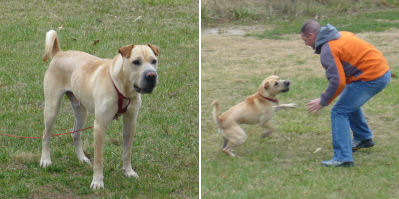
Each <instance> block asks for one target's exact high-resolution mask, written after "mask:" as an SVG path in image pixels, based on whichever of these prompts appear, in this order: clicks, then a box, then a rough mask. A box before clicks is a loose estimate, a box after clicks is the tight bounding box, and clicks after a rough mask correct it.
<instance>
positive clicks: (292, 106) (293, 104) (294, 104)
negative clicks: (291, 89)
mask: <svg viewBox="0 0 399 199" xmlns="http://www.w3.org/2000/svg"><path fill="white" fill-rule="evenodd" d="M288 105H289V106H290V107H291V108H295V107H297V105H296V103H289V104H288Z"/></svg>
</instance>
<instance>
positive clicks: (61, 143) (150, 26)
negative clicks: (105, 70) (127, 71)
mask: <svg viewBox="0 0 399 199" xmlns="http://www.w3.org/2000/svg"><path fill="white" fill-rule="evenodd" d="M0 12H1V13H2V14H1V16H0V65H1V66H0V132H1V133H9V134H15V135H22V136H41V135H42V131H43V128H44V125H43V105H44V99H43V77H44V73H45V71H46V69H47V67H48V63H43V62H42V61H41V59H42V55H43V53H44V40H45V34H46V32H47V31H48V30H50V29H55V30H56V31H57V32H58V35H59V38H60V43H61V48H62V49H64V50H69V49H73V50H80V51H85V52H88V53H91V54H94V55H96V56H99V57H103V58H112V57H113V56H114V55H116V53H117V52H118V48H119V47H121V46H123V45H128V44H132V43H133V44H146V43H151V44H154V45H157V46H159V47H160V57H159V70H158V72H159V85H158V87H157V88H156V90H155V91H154V92H153V94H151V95H142V99H143V103H142V108H141V110H140V112H139V118H138V125H137V131H136V135H135V136H134V141H133V149H132V166H133V169H135V171H136V172H137V173H138V174H139V176H140V178H139V179H129V178H126V177H125V176H124V175H123V172H122V171H121V170H122V160H121V153H122V147H121V146H117V145H115V144H113V142H112V141H111V140H112V139H115V140H117V142H119V143H121V141H122V136H121V132H122V120H119V121H113V122H112V124H111V125H110V128H109V129H108V131H107V139H106V144H105V147H104V175H105V180H104V182H105V189H104V190H100V191H92V190H91V189H90V188H89V187H90V183H91V180H92V167H91V166H88V165H85V164H82V163H79V161H78V160H77V158H76V155H75V151H74V146H73V141H72V138H71V136H69V135H66V136H61V137H56V138H53V139H52V142H51V156H52V161H53V164H52V165H51V166H50V167H49V168H46V169H43V168H41V167H40V166H39V160H40V153H41V140H40V139H36V140H31V139H15V138H9V137H3V136H1V137H0V187H1V188H0V198H78V197H79V198H195V197H198V194H199V191H198V181H199V179H198V173H199V169H198V162H199V156H198V153H199V151H198V125H199V124H198V111H199V110H198V87H199V84H198V54H199V52H198V40H199V34H198V1H188V0H153V1H142V0H137V1H124V0H122V1H101V2H98V1H8V2H2V3H1V6H0ZM95 40H99V42H98V43H97V44H96V45H95V44H94V41H95ZM93 119H94V118H93V115H90V117H89V119H88V122H87V126H91V125H92V124H93ZM72 127H73V112H72V109H71V107H70V105H69V102H68V100H67V98H64V99H63V103H62V106H61V111H60V113H59V115H58V118H57V121H56V124H55V131H54V133H63V132H65V131H69V130H70V129H71V128H72ZM82 139H83V146H84V150H85V151H86V152H87V153H88V155H89V157H90V158H91V159H92V158H93V135H92V130H88V131H86V132H84V133H82Z"/></svg>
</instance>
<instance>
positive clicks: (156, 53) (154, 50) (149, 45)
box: [147, 44, 159, 56]
mask: <svg viewBox="0 0 399 199" xmlns="http://www.w3.org/2000/svg"><path fill="white" fill-rule="evenodd" d="M147 46H148V47H150V48H151V50H152V51H153V52H154V54H155V55H156V56H158V55H159V48H158V46H154V45H151V44H147Z"/></svg>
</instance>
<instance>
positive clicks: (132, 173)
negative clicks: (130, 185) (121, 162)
mask: <svg viewBox="0 0 399 199" xmlns="http://www.w3.org/2000/svg"><path fill="white" fill-rule="evenodd" d="M124 173H125V176H127V177H128V178H131V177H133V178H139V175H137V173H136V172H135V171H134V170H133V169H124Z"/></svg>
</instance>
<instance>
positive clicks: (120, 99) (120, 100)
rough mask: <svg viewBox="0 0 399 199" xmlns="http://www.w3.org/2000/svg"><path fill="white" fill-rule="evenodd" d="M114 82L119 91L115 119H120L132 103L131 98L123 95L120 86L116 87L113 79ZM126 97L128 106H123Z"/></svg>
mask: <svg viewBox="0 0 399 199" xmlns="http://www.w3.org/2000/svg"><path fill="white" fill-rule="evenodd" d="M112 83H113V84H114V87H115V90H116V92H117V93H118V112H116V114H115V116H114V119H115V120H118V117H119V116H120V115H122V114H124V113H125V112H126V111H127V107H129V104H130V98H127V97H125V96H123V95H122V93H121V92H120V91H119V90H118V88H116V86H115V83H114V82H113V81H112ZM125 99H127V100H128V101H127V105H126V107H125V108H123V100H125Z"/></svg>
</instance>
